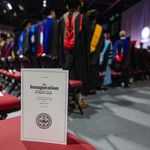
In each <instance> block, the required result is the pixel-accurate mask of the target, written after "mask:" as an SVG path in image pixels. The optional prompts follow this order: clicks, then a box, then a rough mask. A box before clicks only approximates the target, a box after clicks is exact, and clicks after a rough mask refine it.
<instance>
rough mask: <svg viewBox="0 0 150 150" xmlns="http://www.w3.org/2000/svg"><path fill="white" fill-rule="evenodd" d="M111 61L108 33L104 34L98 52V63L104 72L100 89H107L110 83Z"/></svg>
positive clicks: (111, 47)
mask: <svg viewBox="0 0 150 150" xmlns="http://www.w3.org/2000/svg"><path fill="white" fill-rule="evenodd" d="M112 61H113V45H112V42H111V40H110V34H109V33H105V34H104V44H103V49H102V51H101V53H100V59H99V64H100V66H101V68H103V69H102V70H103V71H104V72H105V75H104V80H103V81H102V83H101V84H102V85H101V89H104V90H105V89H107V88H108V87H107V86H109V85H111V83H112V79H111V66H112Z"/></svg>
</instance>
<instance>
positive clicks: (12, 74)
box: [8, 72, 21, 80]
mask: <svg viewBox="0 0 150 150" xmlns="http://www.w3.org/2000/svg"><path fill="white" fill-rule="evenodd" d="M8 76H9V77H10V78H13V79H16V80H20V79H21V73H20V72H15V73H9V74H8Z"/></svg>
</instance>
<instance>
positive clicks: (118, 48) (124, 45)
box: [114, 31, 131, 88]
mask: <svg viewBox="0 0 150 150" xmlns="http://www.w3.org/2000/svg"><path fill="white" fill-rule="evenodd" d="M130 52H131V47H130V37H126V32H125V31H121V32H120V39H119V40H118V41H116V42H115V46H114V53H115V54H114V55H115V60H114V67H115V71H117V72H121V73H122V76H121V81H120V82H121V86H122V87H125V88H127V87H129V65H130Z"/></svg>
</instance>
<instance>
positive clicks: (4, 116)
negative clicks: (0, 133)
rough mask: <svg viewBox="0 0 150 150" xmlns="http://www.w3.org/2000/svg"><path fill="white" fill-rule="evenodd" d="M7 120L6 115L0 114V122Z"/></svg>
mask: <svg viewBox="0 0 150 150" xmlns="http://www.w3.org/2000/svg"><path fill="white" fill-rule="evenodd" d="M6 118H7V113H4V112H3V113H2V112H1V113H0V120H4V119H6Z"/></svg>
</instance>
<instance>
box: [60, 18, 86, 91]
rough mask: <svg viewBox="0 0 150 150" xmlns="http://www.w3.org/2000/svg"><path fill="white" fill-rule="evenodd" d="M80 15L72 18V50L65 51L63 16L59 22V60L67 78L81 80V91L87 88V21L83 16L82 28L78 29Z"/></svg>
mask: <svg viewBox="0 0 150 150" xmlns="http://www.w3.org/2000/svg"><path fill="white" fill-rule="evenodd" d="M80 19H81V16H80V15H78V16H77V17H76V19H75V20H74V23H75V45H74V47H73V50H72V51H67V50H66V49H65V46H64V37H65V36H64V35H65V30H66V23H65V19H64V17H61V19H60V22H59V60H60V65H61V67H62V68H63V69H65V70H69V78H70V79H75V80H81V81H82V84H83V92H87V88H88V66H89V52H88V32H89V31H88V30H89V22H88V20H87V18H86V17H85V16H83V18H82V30H81V31H80V25H81V20H80Z"/></svg>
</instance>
